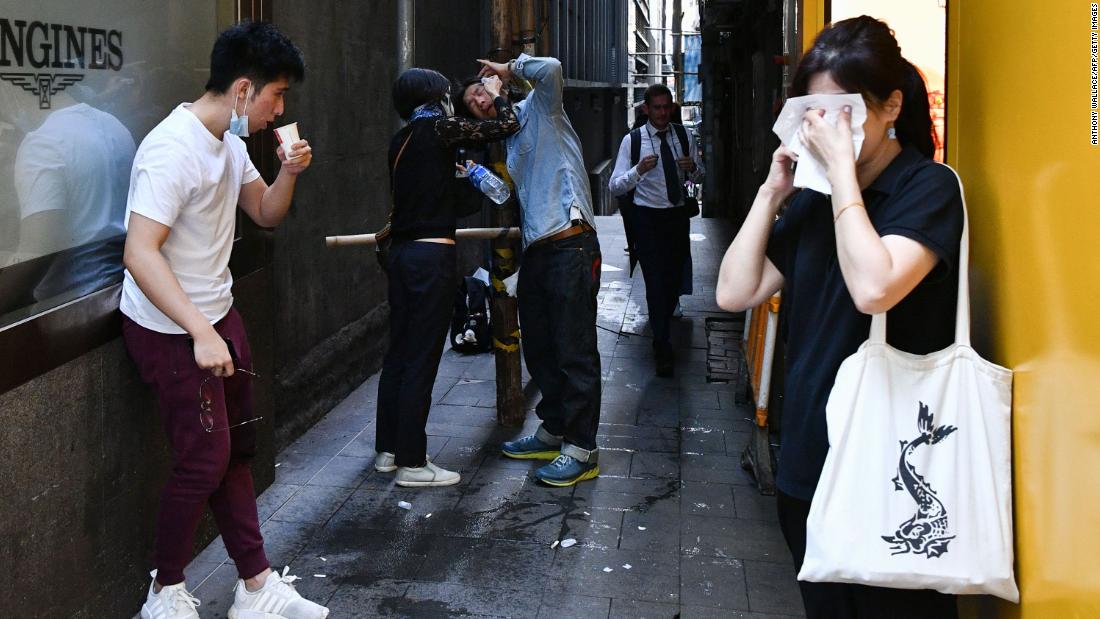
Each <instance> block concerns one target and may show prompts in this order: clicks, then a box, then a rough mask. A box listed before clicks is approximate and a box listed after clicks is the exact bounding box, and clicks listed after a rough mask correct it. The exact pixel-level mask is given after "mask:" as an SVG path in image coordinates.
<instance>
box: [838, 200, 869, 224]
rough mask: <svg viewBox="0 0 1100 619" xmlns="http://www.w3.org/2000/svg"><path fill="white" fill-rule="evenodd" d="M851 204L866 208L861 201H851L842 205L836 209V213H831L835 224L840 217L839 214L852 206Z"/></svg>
mask: <svg viewBox="0 0 1100 619" xmlns="http://www.w3.org/2000/svg"><path fill="white" fill-rule="evenodd" d="M853 206H858V207H860V208H867V207H866V206H864V205H863V203H862V202H852V203H851V204H845V205H844V206H842V207H841V208H840V210H838V211H837V212H836V215H833V223H834V224H835V223H836V222H837V221H838V220H839V219H840V216H841V215H843V214H844V211H846V210H848V209H850V208H852V207H853Z"/></svg>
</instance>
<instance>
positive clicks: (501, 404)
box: [489, 0, 526, 426]
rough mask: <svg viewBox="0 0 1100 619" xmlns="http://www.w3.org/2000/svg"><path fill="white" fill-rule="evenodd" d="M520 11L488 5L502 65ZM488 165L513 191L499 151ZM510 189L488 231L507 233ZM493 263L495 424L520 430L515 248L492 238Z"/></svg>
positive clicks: (499, 0)
mask: <svg viewBox="0 0 1100 619" xmlns="http://www.w3.org/2000/svg"><path fill="white" fill-rule="evenodd" d="M519 13H520V7H519V6H516V2H515V1H514V0H492V1H491V2H490V5H489V28H490V32H489V40H490V41H492V45H493V47H494V48H495V49H497V50H499V51H498V53H499V54H500V55H501V56H502V58H500V60H503V61H507V60H509V59H511V58H513V57H515V49H514V48H513V38H514V37H513V34H514V33H516V32H518V31H519V30H520V28H519V27H517V26H518V24H517V22H518V21H519V19H518V18H519ZM492 156H493V161H495V162H498V163H497V164H496V165H495V166H493V167H494V169H495V170H496V172H497V174H499V175H500V176H501V178H503V179H505V181H506V182H507V183H508V184H509V185H513V183H512V181H511V178H510V177H509V176H508V169H507V167H506V166H505V165H504V163H503V162H504V159H505V153H504V148H503V146H502V145H500V144H497V145H494V147H493V149H492ZM515 195H516V191H515V186H514V185H513V186H512V196H513V198H512V199H510V200H508V201H507V202H505V203H504V207H505V208H499V209H493V211H492V225H493V226H496V227H499V228H508V227H512V226H514V225H515V224H516V221H517V219H518V218H517V216H516V212H515V209H516V208H517V206H518V203H517V202H516V199H515V197H514V196H515ZM492 248H493V263H492V272H491V273H490V278H491V280H492V287H493V298H492V325H493V354H494V355H495V356H496V378H497V423H499V424H500V425H503V426H520V425H523V420H524V417H525V416H526V415H525V411H524V408H523V375H522V373H521V371H520V356H519V355H520V331H519V302H518V300H517V299H516V298H515V297H512V296H509V295H508V294H507V292H506V291H505V289H504V280H505V279H506V278H508V277H509V276H511V275H512V274H514V273H515V272H516V258H517V257H518V254H519V247H517V244H516V243H515V242H514V241H512V240H510V239H506V238H497V239H496V240H494V241H493V243H492Z"/></svg>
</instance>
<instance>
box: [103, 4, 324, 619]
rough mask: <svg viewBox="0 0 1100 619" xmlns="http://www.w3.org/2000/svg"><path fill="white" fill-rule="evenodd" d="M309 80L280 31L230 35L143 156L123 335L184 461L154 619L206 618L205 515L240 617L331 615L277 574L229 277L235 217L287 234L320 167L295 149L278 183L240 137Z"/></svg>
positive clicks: (178, 467)
mask: <svg viewBox="0 0 1100 619" xmlns="http://www.w3.org/2000/svg"><path fill="white" fill-rule="evenodd" d="M304 72H305V65H304V63H303V60H302V55H301V52H300V51H299V50H298V48H297V47H295V46H294V44H293V43H291V42H290V40H289V39H288V38H287V37H286V36H285V35H283V34H282V33H280V32H279V31H278V30H276V29H275V28H274V27H273V26H271V25H270V24H261V23H250V22H242V23H239V24H237V25H235V26H233V27H231V28H230V29H228V30H226V31H225V32H223V33H222V34H221V35H220V36H219V37H218V40H217V41H216V42H215V44H214V50H213V52H212V53H211V57H210V80H209V81H208V82H207V84H206V93H205V94H204V95H203V96H202V97H201V98H199V99H198V100H197V101H195V102H193V103H184V104H182V105H180V106H179V107H177V108H176V109H175V110H173V111H172V113H171V114H170V115H169V116H168V117H167V118H166V119H164V121H162V122H161V123H160V124H159V125H157V126H156V127H155V128H154V129H153V130H152V131H150V132H149V135H147V136H146V137H145V139H144V140H143V141H142V143H141V146H140V148H138V152H137V155H136V156H135V158H134V166H133V170H132V173H131V176H130V193H129V198H128V203H127V209H126V225H127V236H126V249H125V255H124V258H123V262H124V264H125V266H126V273H125V279H124V281H123V287H122V302H121V310H122V313H123V314H124V319H123V336H124V339H125V341H126V347H127V350H129V352H130V355H131V357H133V359H134V361H135V362H136V363H137V366H138V368H139V370H140V371H141V375H142V378H143V379H144V380H145V381H146V382H148V383H150V384H151V385H152V386H153V388H154V390H155V391H156V393H157V397H158V401H159V408H160V413H161V417H162V419H163V423H164V427H165V430H166V432H167V434H168V441H169V444H170V447H171V451H172V457H173V467H172V472H171V475H170V476H169V478H168V482H167V483H166V484H165V487H164V490H163V493H162V495H161V501H160V511H159V515H158V520H157V541H156V556H155V563H156V568H157V569H156V571H154V572H153V576H154V580H153V583H152V584H151V585H150V587H149V592H148V594H147V596H146V601H145V604H144V605H143V606H142V607H141V617H142V618H143V619H195V618H197V617H198V616H199V615H198V612H197V610H196V607H197V606H198V605H199V602H198V600H197V599H195V598H194V597H193V596H192V595H191V594H190V593H188V592H187V590H186V587H185V583H184V577H183V569H184V567H186V566H187V564H188V563H189V562H190V560H191V558H192V557H191V555H192V552H193V543H194V536H195V529H196V527H197V526H198V523H199V519H200V518H201V516H202V514H203V511H204V510H205V508H206V507H207V506H209V507H210V510H211V512H212V513H213V515H214V519H215V521H216V522H217V524H218V530H219V531H220V532H221V534H222V539H223V540H224V542H225V546H226V550H227V551H228V552H229V556H230V557H231V558H232V559H233V562H234V564H235V565H236V567H237V572H238V574H239V576H240V578H241V582H238V583H237V588H236V593H235V596H234V603H233V607H232V608H231V609H230V610H229V617H230V618H231V619H246V618H248V617H264V618H265V619H275V618H280V617H282V618H285V619H322V618H323V617H326V616H327V615H328V609H326V608H324V607H322V606H320V605H318V604H315V603H313V602H310V601H309V600H306V599H304V598H302V597H301V596H300V595H298V593H297V592H296V591H295V590H294V587H293V585H291V582H293V580H294V578H295V577H293V576H289V575H287V573H286V571H285V570H284V571H283V573H282V574H280V573H279V572H273V571H272V570H271V567H270V564H269V563H268V561H267V557H266V556H265V555H264V545H263V537H262V536H261V535H260V525H259V519H258V517H257V513H256V496H255V491H254V489H253V485H252V474H251V472H250V471H249V468H248V460H249V457H250V456H251V455H252V453H253V452H254V448H255V428H256V426H255V424H253V423H250V422H252V421H256V418H255V417H254V416H253V411H252V383H251V380H252V374H251V371H252V369H253V368H252V355H251V350H250V349H249V345H248V338H247V337H246V335H245V331H244V325H243V323H242V322H241V317H240V315H239V314H238V313H237V312H236V310H235V309H233V295H232V285H233V276H232V274H231V273H230V272H229V254H230V252H231V250H232V245H233V233H234V228H235V220H236V210H237V207H238V206H239V207H240V208H241V210H243V211H244V212H245V213H246V214H247V215H248V216H249V217H250V218H252V220H253V221H255V222H256V223H257V224H259V225H261V226H264V227H272V226H276V225H278V224H279V222H281V221H282V220H283V217H285V216H286V213H287V210H288V209H289V208H290V202H291V198H292V197H293V195H294V185H295V182H296V180H297V177H298V175H299V174H301V173H302V172H303V171H304V170H305V169H306V168H308V167H309V164H310V161H311V159H312V152H311V149H310V147H309V144H307V143H306V141H305V140H301V141H299V142H297V143H295V144H286V145H283V146H282V147H280V148H279V151H278V157H279V160H280V161H281V162H282V166H281V169H280V170H279V175H278V178H277V179H276V180H275V182H274V184H272V185H270V186H268V185H267V183H265V182H264V180H263V179H262V178H260V174H259V172H257V171H256V168H255V167H254V166H253V165H252V162H251V161H250V160H249V158H248V152H247V150H246V148H245V144H244V142H243V141H242V140H241V137H242V136H247V135H248V134H249V133H250V132H255V131H259V130H261V129H263V128H265V127H267V126H268V125H269V123H271V122H272V121H274V120H275V118H276V117H277V116H279V115H281V114H282V113H283V96H284V94H285V93H286V91H287V89H288V88H289V86H290V80H292V79H293V80H295V81H300V80H301V79H302V78H303V76H304ZM284 149H286V150H289V152H284Z"/></svg>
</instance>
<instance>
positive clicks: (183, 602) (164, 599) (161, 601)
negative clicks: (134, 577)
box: [141, 570, 200, 619]
mask: <svg viewBox="0 0 1100 619" xmlns="http://www.w3.org/2000/svg"><path fill="white" fill-rule="evenodd" d="M149 575H150V576H152V577H153V582H152V583H149V594H148V595H146V596H145V603H144V604H142V605H141V619H199V611H197V610H196V609H197V608H198V607H199V604H200V602H199V600H198V598H196V597H195V596H193V595H191V594H190V593H189V592H188V591H187V587H186V584H185V583H182V582H181V583H179V584H177V585H170V586H167V587H161V588H160V593H154V589H153V586H154V583H156V581H157V571H156V570H153V571H152V572H149Z"/></svg>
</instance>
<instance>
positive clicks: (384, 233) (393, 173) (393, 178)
mask: <svg viewBox="0 0 1100 619" xmlns="http://www.w3.org/2000/svg"><path fill="white" fill-rule="evenodd" d="M411 139H412V131H409V136H408V137H406V138H405V141H404V142H402V143H401V149H400V150H398V151H397V157H396V158H395V159H394V160H393V169H392V170H390V214H389V215H387V216H386V225H385V226H383V227H382V229H381V230H379V231H378V232H376V233H375V234H374V238H375V239H376V241H384V240H386V239H387V238H389V236H390V224H391V223H392V222H393V209H394V208H395V207H396V204H395V203H394V200H393V192H394V185H395V184H396V183H397V164H398V163H400V162H401V155H402V154H403V153H404V152H405V147H406V146H408V145H409V140H411Z"/></svg>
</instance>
